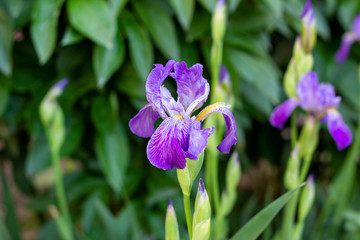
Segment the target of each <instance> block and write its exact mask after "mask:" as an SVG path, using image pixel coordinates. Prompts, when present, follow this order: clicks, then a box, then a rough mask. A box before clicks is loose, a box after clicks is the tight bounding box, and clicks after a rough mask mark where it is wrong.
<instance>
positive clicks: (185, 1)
mask: <svg viewBox="0 0 360 240" xmlns="http://www.w3.org/2000/svg"><path fill="white" fill-rule="evenodd" d="M169 1H170V4H171V6H172V7H173V9H174V11H175V14H176V17H177V18H178V20H179V22H180V24H181V26H182V27H183V29H188V28H189V26H190V23H191V19H192V17H193V15H194V9H195V0H182V1H179V0H169Z"/></svg>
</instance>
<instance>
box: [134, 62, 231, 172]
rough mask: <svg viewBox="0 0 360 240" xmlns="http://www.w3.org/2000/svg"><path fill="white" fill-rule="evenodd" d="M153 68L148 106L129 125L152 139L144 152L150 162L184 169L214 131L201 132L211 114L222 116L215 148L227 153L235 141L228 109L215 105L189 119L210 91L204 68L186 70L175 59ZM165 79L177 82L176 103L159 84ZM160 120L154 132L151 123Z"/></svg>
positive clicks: (149, 79) (183, 63)
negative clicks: (221, 131) (219, 139)
mask: <svg viewBox="0 0 360 240" xmlns="http://www.w3.org/2000/svg"><path fill="white" fill-rule="evenodd" d="M154 66H155V68H154V69H153V70H152V71H151V72H150V74H149V76H148V78H147V81H146V98H147V100H148V102H149V103H148V104H147V105H145V106H144V107H143V108H142V109H141V110H140V111H139V112H138V114H136V116H135V117H133V118H132V119H131V120H130V122H129V126H130V129H131V131H132V132H133V133H134V134H136V135H138V136H140V137H144V138H148V137H151V138H150V141H149V143H148V145H147V149H146V153H147V157H148V159H149V161H150V163H151V164H152V165H154V166H156V167H158V168H161V169H164V170H165V169H172V168H178V169H183V168H185V166H186V159H185V158H189V159H191V160H196V159H197V156H198V155H199V154H200V153H201V152H202V151H203V150H204V149H205V148H206V145H207V139H208V137H209V136H210V135H211V134H212V133H213V132H214V127H211V128H206V129H202V121H203V120H204V119H205V118H206V117H207V116H208V115H209V114H211V113H222V114H223V116H224V119H225V123H226V127H227V131H226V132H225V134H224V139H223V140H222V142H221V143H220V144H219V146H218V147H217V148H218V150H219V151H221V152H223V153H229V152H230V148H231V146H232V145H234V144H235V143H236V142H237V137H236V125H235V120H234V116H233V115H232V113H231V111H230V110H229V106H226V105H225V104H224V103H215V104H212V105H210V106H208V107H206V108H205V109H203V110H202V111H201V112H200V113H199V114H198V115H197V116H196V117H195V116H192V113H193V112H194V111H195V110H197V109H199V108H200V107H201V106H202V105H203V104H204V102H206V100H207V97H208V95H209V91H210V86H209V83H208V82H207V80H206V79H205V78H203V76H202V68H203V66H202V65H201V64H195V65H194V66H192V67H191V68H189V69H188V68H187V66H186V63H185V62H181V63H179V62H175V61H174V60H169V61H168V62H167V64H166V65H165V66H163V65H162V64H154ZM173 70H174V71H173ZM172 71H173V72H172ZM168 76H170V77H172V78H174V79H175V81H176V84H177V95H178V99H177V101H175V100H174V98H173V97H172V96H171V93H170V92H169V90H168V89H167V88H166V87H165V86H163V85H162V84H163V82H164V80H165V79H166V78H167V77H168ZM160 117H161V118H162V119H163V121H162V123H161V124H160V126H159V127H158V128H157V129H156V130H155V128H154V123H155V121H156V120H157V119H158V118H160Z"/></svg>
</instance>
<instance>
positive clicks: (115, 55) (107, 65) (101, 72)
mask: <svg viewBox="0 0 360 240" xmlns="http://www.w3.org/2000/svg"><path fill="white" fill-rule="evenodd" d="M124 48H125V47H124V41H123V39H122V38H121V36H120V33H117V34H115V38H114V40H113V42H112V48H110V49H107V48H104V47H103V46H99V45H96V46H95V47H94V52H93V67H94V71H95V76H96V82H97V86H98V88H102V87H104V85H105V84H106V83H107V81H108V80H109V78H110V77H111V76H112V75H113V74H114V73H115V71H116V70H117V69H118V68H119V67H120V66H121V64H122V63H123V61H124V58H125V49H124Z"/></svg>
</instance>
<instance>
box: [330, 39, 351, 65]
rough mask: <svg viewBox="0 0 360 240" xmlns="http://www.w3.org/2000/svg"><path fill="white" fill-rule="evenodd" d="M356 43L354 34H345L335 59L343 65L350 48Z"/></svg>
mask: <svg viewBox="0 0 360 240" xmlns="http://www.w3.org/2000/svg"><path fill="white" fill-rule="evenodd" d="M354 41H355V35H354V34H353V33H345V34H344V35H343V37H342V40H341V45H340V48H339V49H338V50H337V52H336V55H335V58H336V61H337V62H339V63H342V62H344V61H345V60H346V58H347V57H348V55H349V52H350V47H351V45H352V44H353V43H354Z"/></svg>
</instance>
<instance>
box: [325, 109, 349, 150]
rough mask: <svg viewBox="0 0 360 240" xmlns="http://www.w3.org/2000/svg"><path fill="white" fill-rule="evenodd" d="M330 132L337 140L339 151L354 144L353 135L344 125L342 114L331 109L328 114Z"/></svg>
mask: <svg viewBox="0 0 360 240" xmlns="http://www.w3.org/2000/svg"><path fill="white" fill-rule="evenodd" d="M326 115H327V123H328V130H329V132H330V134H331V136H332V138H333V139H334V140H335V143H336V146H337V148H338V149H339V150H343V149H344V148H346V147H347V146H349V145H350V144H351V143H352V135H351V132H350V129H349V128H348V126H346V124H345V123H344V120H343V118H342V117H341V114H340V113H339V112H338V111H337V110H335V109H329V110H328V111H327V113H326Z"/></svg>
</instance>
